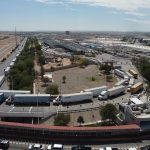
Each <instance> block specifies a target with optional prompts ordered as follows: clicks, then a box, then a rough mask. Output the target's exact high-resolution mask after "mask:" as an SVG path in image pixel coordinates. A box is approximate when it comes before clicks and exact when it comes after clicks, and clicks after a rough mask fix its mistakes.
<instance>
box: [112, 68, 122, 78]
mask: <svg viewBox="0 0 150 150" xmlns="http://www.w3.org/2000/svg"><path fill="white" fill-rule="evenodd" d="M114 74H116V75H117V76H119V77H121V78H124V75H125V73H124V72H123V71H121V70H119V69H115V70H114Z"/></svg>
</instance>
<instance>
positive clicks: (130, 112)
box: [117, 97, 150, 129]
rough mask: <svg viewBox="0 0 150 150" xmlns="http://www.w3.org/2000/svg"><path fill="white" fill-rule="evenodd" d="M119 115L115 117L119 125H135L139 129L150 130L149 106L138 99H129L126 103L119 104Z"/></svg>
mask: <svg viewBox="0 0 150 150" xmlns="http://www.w3.org/2000/svg"><path fill="white" fill-rule="evenodd" d="M119 110H120V113H119V114H118V115H117V118H118V121H119V123H127V124H132V123H135V124H137V125H140V126H141V127H143V128H144V129H145V128H147V127H148V128H150V104H149V103H144V102H142V101H141V100H139V99H138V98H136V97H134V98H130V99H129V101H128V103H122V104H119Z"/></svg>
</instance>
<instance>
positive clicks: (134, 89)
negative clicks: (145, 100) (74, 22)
mask: <svg viewBox="0 0 150 150" xmlns="http://www.w3.org/2000/svg"><path fill="white" fill-rule="evenodd" d="M142 89H143V83H142V82H138V83H136V84H134V85H133V86H132V87H131V89H130V92H131V94H136V93H137V92H139V91H140V90H142Z"/></svg>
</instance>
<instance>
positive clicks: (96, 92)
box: [83, 86, 108, 97]
mask: <svg viewBox="0 0 150 150" xmlns="http://www.w3.org/2000/svg"><path fill="white" fill-rule="evenodd" d="M107 89H108V87H107V86H100V87H95V88H90V89H84V90H83V92H92V93H93V97H97V96H98V95H99V94H101V92H102V91H105V90H107Z"/></svg>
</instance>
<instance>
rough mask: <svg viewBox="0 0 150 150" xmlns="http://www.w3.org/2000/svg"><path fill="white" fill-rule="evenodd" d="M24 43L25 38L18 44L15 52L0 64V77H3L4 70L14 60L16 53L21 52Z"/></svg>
mask: <svg viewBox="0 0 150 150" xmlns="http://www.w3.org/2000/svg"><path fill="white" fill-rule="evenodd" d="M26 41H27V38H24V40H23V41H22V42H21V43H20V45H19V46H18V47H17V48H16V50H15V51H14V52H13V53H12V54H11V55H10V56H9V57H8V58H7V59H6V61H4V62H3V63H1V64H0V75H4V69H5V68H7V67H8V66H9V65H10V63H11V62H12V60H13V59H14V58H16V55H17V53H18V52H19V51H22V50H23V48H24V45H25V43H26Z"/></svg>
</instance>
